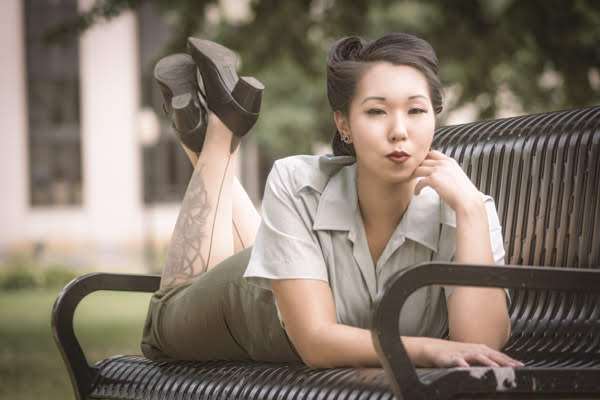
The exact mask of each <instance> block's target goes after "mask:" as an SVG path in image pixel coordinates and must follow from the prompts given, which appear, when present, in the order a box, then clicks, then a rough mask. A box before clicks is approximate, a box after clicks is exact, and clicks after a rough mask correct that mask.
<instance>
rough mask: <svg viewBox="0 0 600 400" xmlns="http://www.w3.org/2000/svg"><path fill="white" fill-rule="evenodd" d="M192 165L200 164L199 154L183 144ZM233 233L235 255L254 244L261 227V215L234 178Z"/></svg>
mask: <svg viewBox="0 0 600 400" xmlns="http://www.w3.org/2000/svg"><path fill="white" fill-rule="evenodd" d="M181 147H182V148H183V150H184V151H185V153H186V154H187V156H188V158H189V159H190V161H191V163H192V165H193V166H194V167H196V165H197V163H198V154H196V153H194V152H193V151H191V150H190V149H188V148H187V147H185V146H184V145H183V144H182V145H181ZM232 202H233V204H232V207H233V209H232V214H233V218H232V227H231V228H232V231H233V248H234V253H237V252H239V251H241V250H244V249H246V248H248V247H250V246H252V245H253V244H254V238H255V237H256V231H257V230H258V226H259V225H260V215H259V214H258V212H257V210H256V208H255V207H254V204H253V203H252V201H251V200H250V197H248V193H246V190H245V189H244V187H243V186H242V184H241V183H240V181H239V180H238V179H237V177H235V176H234V177H233V193H232Z"/></svg>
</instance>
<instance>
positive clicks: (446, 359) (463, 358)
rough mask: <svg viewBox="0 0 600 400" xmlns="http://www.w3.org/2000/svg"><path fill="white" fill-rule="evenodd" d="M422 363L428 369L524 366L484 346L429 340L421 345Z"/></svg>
mask: <svg viewBox="0 0 600 400" xmlns="http://www.w3.org/2000/svg"><path fill="white" fill-rule="evenodd" d="M423 361H424V362H425V363H426V364H428V365H427V366H429V367H437V368H450V367H470V366H474V365H480V366H487V367H522V366H524V364H523V363H522V362H520V361H517V360H515V359H514V358H511V357H509V356H507V355H506V354H504V353H502V352H500V351H497V350H494V349H492V348H490V347H488V346H486V345H484V344H475V343H462V342H454V341H450V340H442V339H429V340H427V341H426V342H425V343H424V345H423Z"/></svg>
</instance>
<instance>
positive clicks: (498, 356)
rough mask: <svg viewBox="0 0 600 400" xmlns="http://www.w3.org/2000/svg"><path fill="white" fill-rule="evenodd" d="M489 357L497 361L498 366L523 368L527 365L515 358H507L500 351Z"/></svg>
mask: <svg viewBox="0 0 600 400" xmlns="http://www.w3.org/2000/svg"><path fill="white" fill-rule="evenodd" d="M489 357H490V358H491V359H492V360H494V361H496V362H497V363H498V364H500V365H503V366H507V367H523V366H525V364H523V363H522V362H521V361H519V360H515V359H514V358H511V357H509V356H507V355H506V354H504V353H501V352H499V351H493V352H492V353H491V354H490V356H489Z"/></svg>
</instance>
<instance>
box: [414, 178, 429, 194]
mask: <svg viewBox="0 0 600 400" xmlns="http://www.w3.org/2000/svg"><path fill="white" fill-rule="evenodd" d="M425 186H429V178H423V179H421V180H419V181H418V182H417V184H416V185H415V195H416V196H418V195H419V194H420V193H421V190H422V189H423V188H424V187H425Z"/></svg>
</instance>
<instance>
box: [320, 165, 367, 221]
mask: <svg viewBox="0 0 600 400" xmlns="http://www.w3.org/2000/svg"><path fill="white" fill-rule="evenodd" d="M357 212H358V199H357V195H356V164H355V163H354V164H350V165H347V166H345V167H343V168H342V169H340V170H339V171H338V172H337V173H336V174H335V175H333V176H332V177H331V179H330V180H329V182H328V183H327V185H326V186H325V188H324V189H323V192H322V193H321V198H320V199H319V205H318V207H317V214H316V216H315V222H314V224H313V229H314V230H334V231H348V230H350V229H351V228H352V226H353V225H354V220H355V216H356V213H357Z"/></svg>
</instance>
